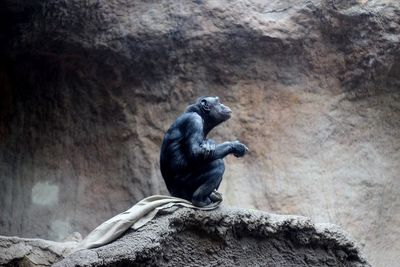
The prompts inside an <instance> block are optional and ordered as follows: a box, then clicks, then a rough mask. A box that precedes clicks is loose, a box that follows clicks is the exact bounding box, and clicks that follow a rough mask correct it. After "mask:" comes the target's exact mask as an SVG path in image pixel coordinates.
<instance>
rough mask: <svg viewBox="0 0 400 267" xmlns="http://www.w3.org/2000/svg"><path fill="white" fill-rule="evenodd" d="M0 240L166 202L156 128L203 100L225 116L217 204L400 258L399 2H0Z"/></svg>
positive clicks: (381, 259)
mask: <svg viewBox="0 0 400 267" xmlns="http://www.w3.org/2000/svg"><path fill="white" fill-rule="evenodd" d="M0 33H1V34H0V43H1V45H0V51H1V52H0V207H1V209H2V211H1V213H0V234H3V235H18V236H23V237H41V238H49V239H53V240H61V239H63V238H65V237H66V236H68V235H69V234H71V233H72V232H74V231H78V232H81V233H82V234H83V235H85V234H87V233H88V232H89V231H90V230H91V229H93V228H94V227H95V226H97V225H98V224H99V223H101V222H102V221H104V220H106V219H107V218H109V217H111V216H112V215H114V214H115V213H118V212H120V211H122V210H124V209H127V208H128V207H130V206H131V205H132V204H134V203H135V202H136V201H138V200H140V199H142V198H143V197H145V196H148V195H151V194H160V193H161V194H166V193H167V191H166V188H165V185H164V182H163V180H162V177H161V174H160V172H159V163H158V153H159V147H160V144H161V140H162V137H163V133H164V132H165V131H166V130H167V129H168V127H169V125H170V124H171V123H172V122H173V121H174V119H175V118H176V117H177V116H178V115H179V114H180V113H181V112H182V111H183V110H184V109H185V107H186V105H187V104H188V103H190V102H191V101H193V100H194V99H196V98H197V97H198V96H200V95H218V96H220V98H221V100H222V101H223V102H224V103H226V104H227V105H228V106H230V107H231V108H232V110H233V112H234V114H233V118H232V119H231V120H230V121H228V122H227V123H225V124H223V125H221V126H220V127H219V128H218V129H217V130H216V131H214V132H212V133H211V136H212V138H215V139H216V140H217V141H225V140H236V139H238V140H241V141H242V142H244V143H246V144H247V145H248V147H249V148H250V150H251V152H250V153H249V155H247V156H246V157H245V158H243V159H236V158H234V157H229V158H227V160H226V163H227V164H226V173H225V176H224V180H223V184H222V188H221V190H222V192H223V194H224V199H225V203H226V204H229V205H235V206H240V207H246V208H257V209H261V210H266V211H270V212H275V213H280V214H299V215H305V216H309V217H311V218H312V219H314V220H315V221H316V222H330V223H335V224H338V225H340V226H342V227H343V228H344V229H346V230H348V231H349V232H350V233H351V234H352V235H353V236H354V237H355V238H356V239H357V240H359V241H360V243H361V244H362V245H363V246H364V250H365V252H366V254H367V256H368V258H369V260H370V262H371V263H372V265H373V266H396V264H398V262H399V261H400V254H399V253H398V251H400V241H399V239H400V194H399V193H400V179H399V173H400V164H399V163H400V131H399V130H400V90H399V86H400V6H399V4H398V2H397V1H396V0H381V1H374V0H370V1H367V0H358V1H355V0H352V1H345V0H343V1H332V0H309V1H305V0H304V1H294V0H290V1H256V0H252V1H250V0H241V1H239V0H237V1H202V0H196V1H186V2H184V3H183V2H180V1H172V0H171V1H158V2H156V1H155V2H152V1H130V0H108V1H94V0H87V1H81V0H58V1H49V0H48V1H38V0H35V1H28V0H26V1H25V0H20V1H11V0H6V1H3V2H2V3H1V8H0Z"/></svg>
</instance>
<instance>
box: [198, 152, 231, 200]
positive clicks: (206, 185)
mask: <svg viewBox="0 0 400 267" xmlns="http://www.w3.org/2000/svg"><path fill="white" fill-rule="evenodd" d="M201 170H202V172H201V173H199V175H198V176H197V177H193V179H194V180H196V182H197V184H198V188H197V189H196V190H195V191H194V193H193V196H192V203H193V204H194V205H196V206H199V207H203V206H206V205H208V204H210V203H211V199H210V198H209V196H210V194H211V193H212V192H213V191H214V190H216V189H218V187H219V185H220V183H221V181H222V175H223V174H224V171H225V165H224V161H223V160H222V159H218V160H214V161H212V162H210V163H209V164H207V165H205V166H204V167H203V168H202V169H201Z"/></svg>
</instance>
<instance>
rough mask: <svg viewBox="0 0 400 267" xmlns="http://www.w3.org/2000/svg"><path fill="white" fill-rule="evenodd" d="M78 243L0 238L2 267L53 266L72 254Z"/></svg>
mask: <svg viewBox="0 0 400 267" xmlns="http://www.w3.org/2000/svg"><path fill="white" fill-rule="evenodd" d="M77 241H79V240H76V241H73V240H71V241H66V242H54V241H49V240H43V239H28V238H18V237H7V236H0V266H7V267H12V266H16V267H41V266H51V265H52V264H54V263H56V262H58V261H60V260H61V259H63V258H64V257H65V256H67V255H69V254H71V252H72V249H73V248H74V247H75V246H76V245H77Z"/></svg>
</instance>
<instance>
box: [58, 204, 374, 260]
mask: <svg viewBox="0 0 400 267" xmlns="http://www.w3.org/2000/svg"><path fill="white" fill-rule="evenodd" d="M170 211H171V210H169V211H168V210H167V211H164V216H161V217H158V218H157V219H156V220H153V221H151V222H150V223H149V224H147V225H146V226H144V227H143V228H141V229H139V230H138V231H136V232H129V233H128V234H126V235H124V236H123V237H122V238H120V239H118V240H117V241H115V242H114V243H111V244H109V245H106V246H104V247H101V248H97V249H93V250H82V251H79V252H76V253H74V254H72V255H70V256H68V257H67V258H66V259H64V260H63V261H61V262H59V263H57V264H56V265H55V266H59V267H60V266H78V265H79V266H204V265H207V266H370V265H369V264H368V263H367V262H366V260H365V259H364V258H363V256H362V254H360V252H359V250H358V248H357V247H356V245H355V244H354V242H353V241H352V239H351V238H350V237H348V236H347V234H345V233H344V232H342V231H341V230H340V229H339V228H338V227H337V226H335V225H328V224H313V223H312V222H311V221H310V220H309V219H307V218H305V217H300V216H284V215H281V216H279V215H273V214H268V213H262V212H259V211H255V210H253V211H250V210H241V209H232V208H220V209H217V210H214V211H195V210H193V209H188V208H181V209H179V210H177V211H175V212H174V213H172V214H168V213H169V212H170ZM165 212H166V214H167V215H166V214H165Z"/></svg>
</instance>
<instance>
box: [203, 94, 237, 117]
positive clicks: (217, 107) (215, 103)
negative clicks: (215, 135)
mask: <svg viewBox="0 0 400 267" xmlns="http://www.w3.org/2000/svg"><path fill="white" fill-rule="evenodd" d="M200 104H201V108H202V109H203V110H204V111H205V112H206V113H207V114H208V116H209V117H211V118H212V119H213V121H214V122H216V123H221V122H224V121H226V120H228V119H229V118H230V117H231V114H232V110H231V109H230V108H229V107H227V106H225V105H223V104H222V103H221V102H219V97H217V96H215V97H211V96H209V97H204V98H202V99H201V100H200Z"/></svg>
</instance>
